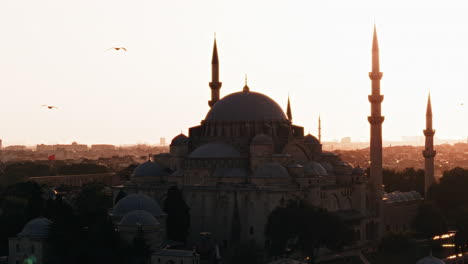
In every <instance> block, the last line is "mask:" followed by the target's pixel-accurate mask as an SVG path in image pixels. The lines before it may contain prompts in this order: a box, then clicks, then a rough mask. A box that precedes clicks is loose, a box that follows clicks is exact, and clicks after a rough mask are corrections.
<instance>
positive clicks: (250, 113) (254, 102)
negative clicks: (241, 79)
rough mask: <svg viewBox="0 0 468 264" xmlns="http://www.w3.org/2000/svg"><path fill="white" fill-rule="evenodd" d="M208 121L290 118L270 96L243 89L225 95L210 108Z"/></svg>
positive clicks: (207, 116)
mask: <svg viewBox="0 0 468 264" xmlns="http://www.w3.org/2000/svg"><path fill="white" fill-rule="evenodd" d="M205 120H206V121H264V120H288V118H287V117H286V115H285V114H284V111H283V109H281V107H280V106H279V105H278V104H277V103H276V102H275V101H274V100H273V99H271V98H270V97H268V96H266V95H264V94H261V93H256V92H250V91H243V92H237V93H232V94H230V95H227V96H225V97H224V98H222V99H221V100H219V101H218V102H216V104H214V105H213V107H212V108H211V109H210V111H209V112H208V114H207V115H206V117H205Z"/></svg>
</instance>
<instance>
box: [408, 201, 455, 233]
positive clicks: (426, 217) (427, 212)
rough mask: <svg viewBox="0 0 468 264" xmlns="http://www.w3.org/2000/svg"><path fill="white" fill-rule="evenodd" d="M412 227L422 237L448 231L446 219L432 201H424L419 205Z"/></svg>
mask: <svg viewBox="0 0 468 264" xmlns="http://www.w3.org/2000/svg"><path fill="white" fill-rule="evenodd" d="M412 228H413V230H414V231H416V232H417V233H418V235H419V236H421V237H422V238H431V237H433V236H435V235H440V234H444V233H446V232H447V231H448V227H447V221H446V219H445V217H444V215H443V213H442V211H441V210H440V209H439V208H438V207H437V206H436V205H435V204H433V203H424V204H422V205H421V206H419V208H418V212H417V214H416V216H415V217H414V219H413V222H412Z"/></svg>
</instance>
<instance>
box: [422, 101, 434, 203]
mask: <svg viewBox="0 0 468 264" xmlns="http://www.w3.org/2000/svg"><path fill="white" fill-rule="evenodd" d="M423 132H424V136H426V145H425V147H424V150H423V152H422V154H423V156H424V196H425V197H426V198H427V191H428V190H429V187H431V185H432V184H433V183H434V182H435V177H434V157H435V155H436V151H435V150H434V134H435V130H434V129H432V106H431V95H430V94H429V97H428V98H427V109H426V129H424V130H423Z"/></svg>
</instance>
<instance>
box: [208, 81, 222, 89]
mask: <svg viewBox="0 0 468 264" xmlns="http://www.w3.org/2000/svg"><path fill="white" fill-rule="evenodd" d="M209 85H210V88H211V89H220V88H221V85H223V83H222V82H210V83H209Z"/></svg>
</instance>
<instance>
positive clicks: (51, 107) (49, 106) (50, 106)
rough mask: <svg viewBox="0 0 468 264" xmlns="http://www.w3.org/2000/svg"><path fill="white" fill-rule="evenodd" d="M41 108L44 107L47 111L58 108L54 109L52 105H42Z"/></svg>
mask: <svg viewBox="0 0 468 264" xmlns="http://www.w3.org/2000/svg"><path fill="white" fill-rule="evenodd" d="M42 106H45V107H47V108H48V109H54V108H58V107H56V106H54V105H42Z"/></svg>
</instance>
